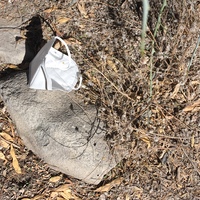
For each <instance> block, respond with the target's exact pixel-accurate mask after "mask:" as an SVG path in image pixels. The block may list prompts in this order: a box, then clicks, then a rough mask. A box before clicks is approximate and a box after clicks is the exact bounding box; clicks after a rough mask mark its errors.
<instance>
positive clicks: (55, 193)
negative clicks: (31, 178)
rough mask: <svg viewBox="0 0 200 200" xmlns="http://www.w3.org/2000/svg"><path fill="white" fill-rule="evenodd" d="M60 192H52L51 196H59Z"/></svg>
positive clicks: (54, 197) (52, 197)
mask: <svg viewBox="0 0 200 200" xmlns="http://www.w3.org/2000/svg"><path fill="white" fill-rule="evenodd" d="M58 195H59V193H58V192H51V194H50V197H51V199H56V198H57V197H58Z"/></svg>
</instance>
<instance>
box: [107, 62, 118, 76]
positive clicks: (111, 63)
mask: <svg viewBox="0 0 200 200" xmlns="http://www.w3.org/2000/svg"><path fill="white" fill-rule="evenodd" d="M107 64H108V65H109V66H110V67H111V68H112V69H113V70H114V71H115V72H116V73H118V70H117V67H116V65H115V63H114V62H113V61H112V60H110V59H107Z"/></svg>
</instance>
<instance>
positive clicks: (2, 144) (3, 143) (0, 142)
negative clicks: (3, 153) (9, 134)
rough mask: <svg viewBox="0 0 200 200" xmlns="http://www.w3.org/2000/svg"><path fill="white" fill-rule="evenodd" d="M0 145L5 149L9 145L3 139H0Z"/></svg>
mask: <svg viewBox="0 0 200 200" xmlns="http://www.w3.org/2000/svg"><path fill="white" fill-rule="evenodd" d="M0 146H1V147H3V148H5V149H7V148H8V147H9V146H10V145H9V144H8V143H7V142H6V141H4V140H0Z"/></svg>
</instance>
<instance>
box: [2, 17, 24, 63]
mask: <svg viewBox="0 0 200 200" xmlns="http://www.w3.org/2000/svg"><path fill="white" fill-rule="evenodd" d="M20 23H21V21H20V20H17V21H16V20H8V19H3V18H0V41H1V45H0V64H2V63H12V64H15V65H17V64H20V63H22V61H23V59H24V56H25V52H26V48H25V40H21V41H20V42H17V38H19V37H21V34H20V29H19V28H12V27H16V26H18V25H20ZM6 27H8V28H6Z"/></svg>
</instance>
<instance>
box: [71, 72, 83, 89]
mask: <svg viewBox="0 0 200 200" xmlns="http://www.w3.org/2000/svg"><path fill="white" fill-rule="evenodd" d="M77 76H78V78H79V84H78V86H77V87H74V88H73V90H78V89H79V88H80V87H81V85H82V81H83V77H82V75H81V74H80V73H79V74H78V75H77Z"/></svg>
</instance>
